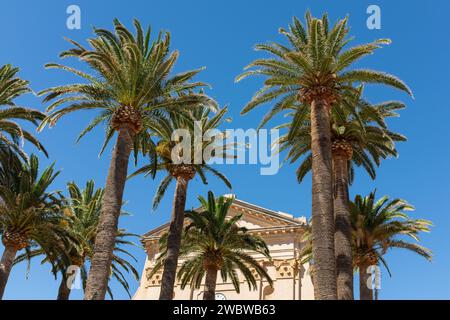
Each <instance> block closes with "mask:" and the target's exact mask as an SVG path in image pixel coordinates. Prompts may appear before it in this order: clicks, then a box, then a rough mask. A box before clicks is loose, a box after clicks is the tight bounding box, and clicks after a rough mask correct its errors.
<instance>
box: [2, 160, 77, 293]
mask: <svg viewBox="0 0 450 320" xmlns="http://www.w3.org/2000/svg"><path fill="white" fill-rule="evenodd" d="M11 155H12V156H15V155H14V154H13V153H11ZM0 161H1V163H0V166H1V167H3V168H4V167H5V165H8V166H9V165H11V163H12V162H11V161H9V160H5V159H4V157H0ZM15 163H16V162H15ZM1 171H2V173H3V172H4V170H1ZM7 172H8V174H7V175H3V174H2V175H1V177H0V198H1V200H2V201H1V203H0V233H1V235H2V243H3V245H4V246H5V249H4V251H3V255H2V258H1V262H0V299H1V298H2V296H3V293H4V290H5V287H6V284H7V282H8V277H9V274H10V271H11V268H12V265H13V261H14V258H15V257H16V254H17V252H18V251H20V250H22V249H27V248H29V247H32V246H33V245H36V246H40V247H41V248H42V250H43V251H45V252H47V253H48V254H49V255H50V254H51V250H52V245H53V244H55V243H62V244H63V245H64V246H67V243H68V240H69V239H70V237H69V236H68V233H67V231H66V230H65V229H64V228H63V227H62V224H61V221H62V220H63V216H62V214H61V211H62V210H61V208H62V201H61V196H60V195H59V193H57V192H49V191H48V188H49V186H50V185H51V183H52V182H53V180H54V179H55V178H56V176H57V175H58V174H59V171H55V170H54V166H53V164H52V165H51V166H49V167H47V168H46V169H44V170H43V171H42V172H41V173H40V174H39V161H38V158H37V157H36V156H34V155H31V157H30V158H29V160H28V161H27V162H26V163H23V164H22V165H21V166H19V165H14V166H10V167H8V170H7Z"/></svg>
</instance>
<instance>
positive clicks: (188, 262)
mask: <svg viewBox="0 0 450 320" xmlns="http://www.w3.org/2000/svg"><path fill="white" fill-rule="evenodd" d="M198 199H199V201H200V203H201V208H200V209H198V210H195V211H187V212H186V218H187V219H188V221H189V224H188V225H187V226H186V228H185V231H184V234H183V238H182V242H181V250H180V257H181V258H183V259H184V261H183V263H182V265H181V268H180V270H179V271H178V275H177V277H178V279H179V280H180V281H181V288H182V289H184V288H185V287H186V285H188V284H190V286H191V287H195V288H197V289H199V288H200V286H201V283H202V280H203V279H205V291H204V293H203V299H204V300H214V299H215V292H216V284H217V275H218V273H219V272H220V275H221V277H222V280H223V281H224V282H225V281H227V279H228V278H230V280H231V282H232V283H233V285H234V288H235V290H236V291H237V292H238V293H239V291H240V285H239V278H238V274H237V272H236V271H240V273H242V274H243V276H244V277H245V280H246V281H247V283H248V286H249V289H250V290H252V289H253V290H256V289H257V282H256V278H255V274H257V275H258V276H259V277H261V278H265V279H266V280H267V281H268V282H269V284H270V285H272V279H271V278H270V276H269V275H268V274H267V272H266V270H265V269H264V267H263V266H261V265H260V263H259V262H258V261H257V260H255V259H254V258H253V257H252V256H251V253H259V254H262V255H263V256H265V257H266V258H269V259H270V253H269V249H268V248H267V245H266V243H265V242H264V240H263V239H261V238H260V237H257V236H255V235H252V234H250V233H248V231H247V229H246V228H244V227H240V226H239V223H240V221H241V218H242V215H236V216H234V217H231V218H229V219H227V214H228V210H229V208H230V206H231V205H232V203H233V198H227V197H224V196H221V197H218V198H217V199H216V198H215V196H214V194H213V193H212V192H211V191H210V192H208V199H205V198H203V197H201V196H200V197H199V198H198ZM160 252H161V254H160V255H159V256H158V259H157V260H156V262H155V266H154V268H153V269H152V271H151V274H154V273H156V272H158V271H159V270H160V269H161V268H162V267H163V265H164V262H165V259H166V258H167V234H166V235H165V236H163V237H162V238H161V240H160ZM252 269H253V270H254V272H252ZM151 274H150V276H151Z"/></svg>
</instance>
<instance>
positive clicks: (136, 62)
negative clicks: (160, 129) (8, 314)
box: [39, 19, 209, 300]
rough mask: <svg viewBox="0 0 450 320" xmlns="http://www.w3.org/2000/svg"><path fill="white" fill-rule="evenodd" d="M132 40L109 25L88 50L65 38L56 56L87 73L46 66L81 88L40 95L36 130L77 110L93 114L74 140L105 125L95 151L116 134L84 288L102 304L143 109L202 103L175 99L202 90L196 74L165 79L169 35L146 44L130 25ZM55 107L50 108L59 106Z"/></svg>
mask: <svg viewBox="0 0 450 320" xmlns="http://www.w3.org/2000/svg"><path fill="white" fill-rule="evenodd" d="M134 26H135V29H136V34H135V35H133V34H132V32H130V31H129V30H127V29H126V28H125V27H124V26H123V25H122V24H121V23H120V22H119V21H118V20H117V19H116V20H114V32H110V31H108V30H105V29H94V32H95V35H96V37H95V38H92V39H89V40H88V42H89V44H90V46H91V48H85V47H84V46H82V45H81V44H79V43H77V42H75V41H73V40H69V42H70V43H71V44H73V45H74V48H72V49H70V50H68V51H65V52H63V53H61V55H60V56H61V57H62V58H66V57H75V58H78V59H79V60H81V61H83V62H85V63H86V64H87V65H88V66H89V67H90V69H91V70H92V71H93V73H92V74H88V73H85V72H83V71H80V70H76V69H74V68H71V67H68V66H64V65H60V64H56V63H50V64H47V65H46V66H47V68H57V69H62V70H66V71H69V72H71V73H73V74H75V75H77V76H80V77H81V78H82V79H83V80H84V83H75V84H69V85H61V86H57V87H53V88H49V89H46V90H44V91H42V92H40V94H41V95H46V96H45V98H44V101H45V102H50V101H53V102H52V104H51V105H49V106H48V108H47V112H48V113H49V114H48V116H47V117H46V118H45V119H44V120H43V121H42V123H41V125H40V127H39V129H42V128H43V127H44V126H45V125H47V124H49V125H50V126H51V125H54V124H55V123H56V122H57V121H58V120H59V119H60V118H61V117H62V116H65V115H67V114H69V113H72V112H75V111H78V110H89V109H96V110H98V111H99V115H98V116H97V117H95V118H94V119H93V120H92V122H91V123H90V124H89V125H88V126H87V127H86V129H85V130H84V131H83V132H82V133H81V134H80V136H79V138H81V137H83V136H84V135H85V134H86V133H87V132H89V131H91V130H92V129H93V128H94V127H96V126H98V125H99V124H102V123H105V124H106V125H107V130H106V140H105V144H104V146H103V148H102V151H103V150H104V148H105V146H106V145H107V143H108V142H109V141H110V140H111V139H112V137H113V136H114V134H115V133H116V132H117V140H116V143H115V146H114V149H113V153H112V158H111V163H110V167H109V172H108V177H107V180H106V185H105V194H104V196H103V206H102V214H101V216H100V221H99V227H98V230H99V231H98V233H97V238H96V241H95V249H94V256H93V259H92V264H91V269H90V272H89V277H88V281H87V285H86V293H85V299H99V300H101V299H104V297H105V293H106V289H107V283H108V278H109V270H110V267H111V262H112V257H113V255H112V253H113V250H114V245H115V241H116V232H117V225H118V219H119V215H120V210H121V206H122V196H123V190H124V187H125V180H126V177H127V169H128V162H129V156H130V154H131V151H133V150H134V155H135V157H137V154H138V150H141V151H142V153H144V154H147V153H151V150H153V149H152V145H151V144H149V143H150V142H151V139H150V133H149V130H150V129H149V127H148V126H147V124H148V115H151V114H152V113H151V112H150V111H152V110H156V109H161V108H168V109H179V108H181V107H189V106H190V105H192V103H194V104H195V103H198V102H199V101H208V100H209V98H208V97H207V96H205V95H200V94H183V95H181V94H182V93H184V92H186V91H187V90H191V89H193V88H196V87H200V86H203V85H204V84H203V83H200V82H189V81H190V80H191V79H192V78H193V77H194V76H195V75H196V74H197V73H198V72H199V71H200V69H199V70H194V71H188V72H183V73H179V74H176V75H174V76H170V75H169V74H170V73H171V70H172V68H173V66H174V64H175V62H176V60H177V58H178V52H177V51H174V52H170V48H169V45H170V34H169V33H164V34H162V33H160V34H159V36H158V38H157V39H156V40H154V41H152V42H151V41H150V29H147V31H146V32H144V31H143V29H142V27H141V25H140V23H139V22H138V21H137V20H134ZM61 106H63V107H62V108H58V107H61Z"/></svg>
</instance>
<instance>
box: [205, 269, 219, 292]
mask: <svg viewBox="0 0 450 320" xmlns="http://www.w3.org/2000/svg"><path fill="white" fill-rule="evenodd" d="M217 271H218V270H217V269H216V268H208V269H207V270H206V276H205V292H204V293H203V300H215V299H216V284H217Z"/></svg>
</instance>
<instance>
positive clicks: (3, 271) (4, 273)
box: [0, 246, 17, 300]
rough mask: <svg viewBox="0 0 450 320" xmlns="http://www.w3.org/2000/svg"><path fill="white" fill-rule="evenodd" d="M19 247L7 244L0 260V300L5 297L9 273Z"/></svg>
mask: <svg viewBox="0 0 450 320" xmlns="http://www.w3.org/2000/svg"><path fill="white" fill-rule="evenodd" d="M16 253H17V249H16V248H14V247H13V246H6V247H5V251H3V255H2V260H0V300H1V299H3V293H4V292H5V287H6V284H7V283H8V278H9V274H10V272H11V268H12V264H13V262H14V259H15V258H16Z"/></svg>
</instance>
